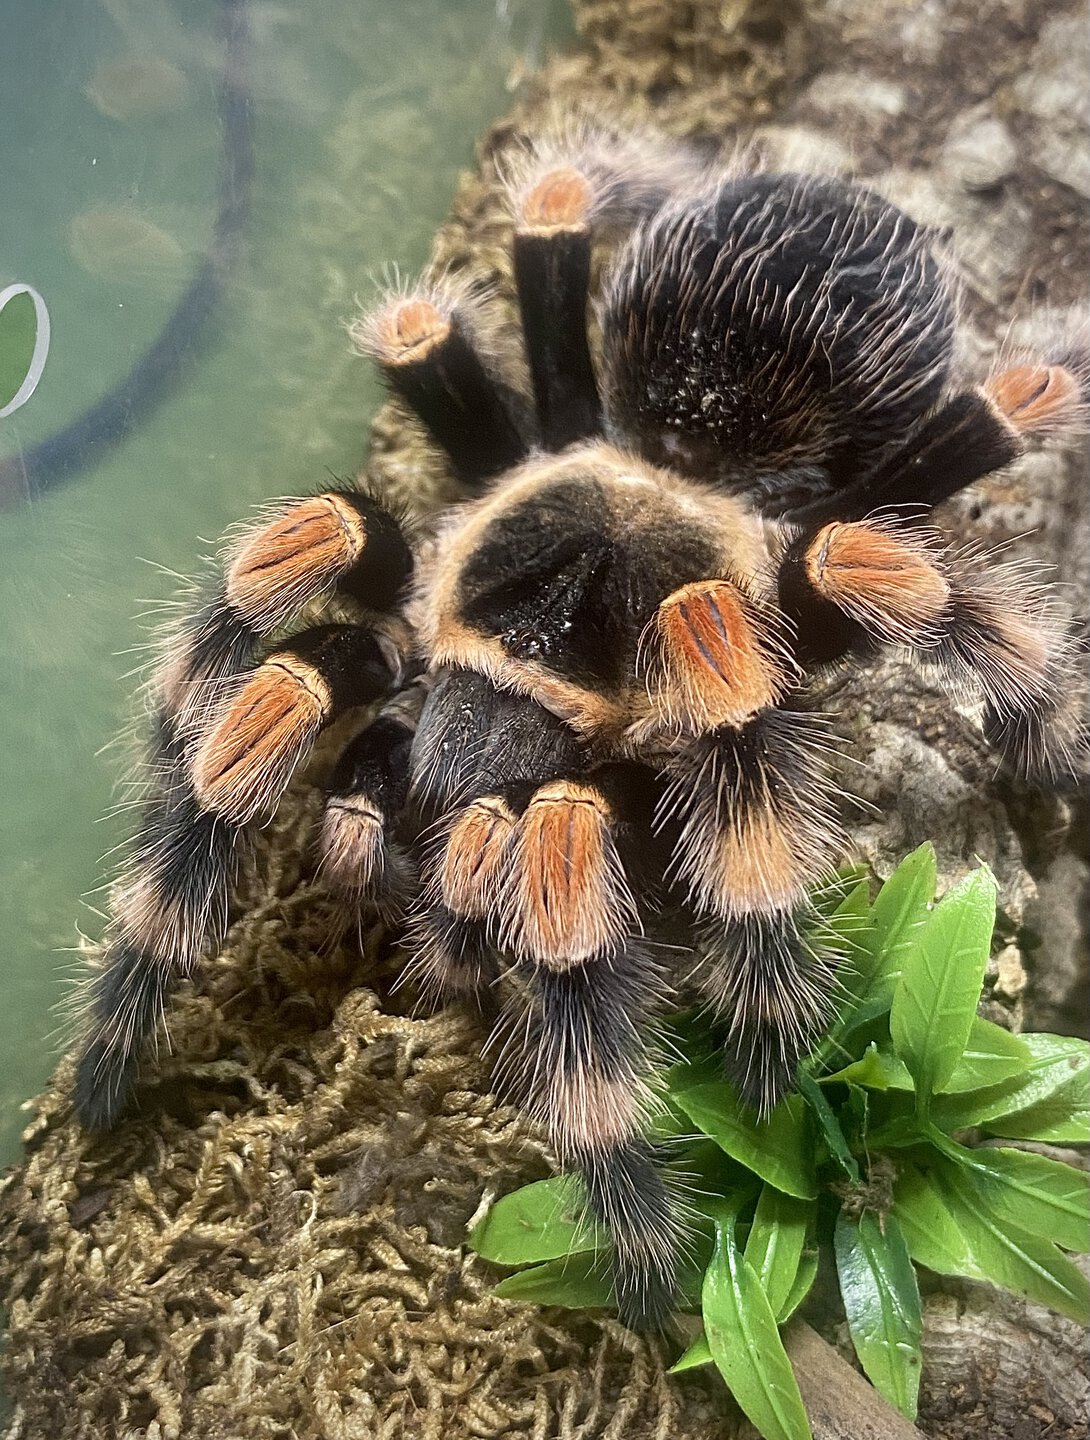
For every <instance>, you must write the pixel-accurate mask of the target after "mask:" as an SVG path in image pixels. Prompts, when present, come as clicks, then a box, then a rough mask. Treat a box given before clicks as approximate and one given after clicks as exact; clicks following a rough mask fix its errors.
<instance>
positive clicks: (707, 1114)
mask: <svg viewBox="0 0 1090 1440" xmlns="http://www.w3.org/2000/svg"><path fill="white" fill-rule="evenodd" d="M673 1098H674V1101H675V1102H676V1103H677V1104H678V1105H679V1106H680V1107H681V1109H682V1110H684V1111H685V1113H686V1115H688V1117H689V1119H690V1120H691V1121H692V1122H693V1124H694V1125H696V1126H698V1127H699V1128H700V1129H701V1130H702V1131H703V1132H704V1134H705V1135H707V1136H708V1138H709V1139H711V1140H714V1141H715V1143H716V1144H717V1145H718V1146H720V1148H721V1149H723V1150H724V1151H726V1153H727V1154H728V1155H730V1156H731V1157H732V1159H734V1160H738V1161H740V1162H741V1163H742V1164H743V1165H745V1166H747V1167H748V1168H749V1169H750V1170H752V1171H753V1173H754V1174H755V1175H759V1176H760V1177H761V1179H762V1180H766V1181H767V1182H768V1184H769V1185H774V1186H775V1187H776V1189H777V1190H782V1191H783V1192H784V1194H785V1195H794V1196H796V1197H797V1198H798V1199H800V1200H812V1199H813V1198H814V1196H815V1195H816V1194H817V1181H816V1178H815V1174H814V1151H813V1144H812V1142H811V1140H810V1136H809V1133H808V1129H809V1127H808V1125H807V1123H806V1114H807V1112H806V1106H805V1104H804V1103H803V1101H802V1099H801V1098H800V1097H799V1096H798V1095H792V1096H791V1097H790V1098H789V1099H787V1100H785V1101H784V1102H783V1104H782V1105H778V1106H777V1107H776V1109H775V1110H773V1112H772V1114H771V1115H770V1116H769V1117H768V1119H767V1120H758V1119H757V1118H756V1117H755V1116H754V1114H753V1112H752V1111H751V1110H749V1109H747V1108H746V1107H745V1106H744V1105H743V1104H742V1103H741V1101H740V1100H739V1099H738V1097H737V1096H736V1095H735V1093H734V1091H733V1090H732V1089H731V1087H730V1086H729V1085H728V1084H727V1083H726V1082H725V1081H722V1080H720V1081H716V1082H715V1083H714V1084H710V1085H697V1086H695V1087H694V1088H693V1089H691V1090H682V1091H679V1092H676V1093H675V1094H674V1097H673Z"/></svg>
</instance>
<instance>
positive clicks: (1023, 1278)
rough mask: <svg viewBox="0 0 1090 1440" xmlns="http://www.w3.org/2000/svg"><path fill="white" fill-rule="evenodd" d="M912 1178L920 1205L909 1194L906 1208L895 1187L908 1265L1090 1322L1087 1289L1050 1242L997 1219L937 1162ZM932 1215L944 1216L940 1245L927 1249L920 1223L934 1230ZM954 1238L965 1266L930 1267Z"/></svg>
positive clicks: (949, 1166)
mask: <svg viewBox="0 0 1090 1440" xmlns="http://www.w3.org/2000/svg"><path fill="white" fill-rule="evenodd" d="M917 1175H918V1176H919V1182H918V1183H920V1184H921V1186H922V1190H923V1192H924V1195H925V1196H926V1199H925V1201H924V1204H923V1205H922V1206H921V1205H920V1197H919V1193H918V1192H917V1193H916V1194H912V1192H911V1191H910V1192H909V1193H910V1195H911V1199H910V1203H909V1205H908V1206H907V1207H906V1205H905V1191H904V1189H903V1188H902V1186H901V1184H898V1187H897V1190H896V1193H895V1204H894V1209H893V1213H894V1214H895V1215H896V1216H897V1218H898V1220H899V1221H900V1222H901V1225H902V1227H903V1228H904V1232H905V1239H906V1241H907V1242H908V1248H909V1251H910V1253H911V1254H912V1257H913V1259H914V1260H918V1261H919V1262H920V1263H921V1264H923V1265H927V1266H929V1267H930V1268H931V1269H933V1270H939V1271H940V1272H942V1273H946V1274H950V1275H967V1276H968V1277H969V1278H970V1279H974V1280H979V1279H986V1280H990V1281H991V1282H992V1283H993V1284H995V1285H1002V1286H1003V1287H1004V1288H1005V1289H1007V1290H1013V1291H1014V1293H1015V1294H1016V1295H1024V1296H1026V1298H1027V1299H1029V1300H1036V1301H1037V1302H1038V1303H1039V1304H1041V1305H1048V1306H1050V1307H1051V1308H1052V1309H1053V1310H1058V1311H1059V1312H1060V1314H1061V1315H1067V1316H1068V1317H1069V1318H1070V1319H1072V1320H1076V1321H1078V1322H1079V1323H1080V1324H1083V1325H1085V1324H1086V1323H1088V1322H1090V1283H1088V1282H1087V1279H1086V1277H1085V1275H1083V1274H1082V1272H1081V1271H1080V1270H1078V1269H1077V1268H1076V1267H1075V1266H1074V1265H1073V1264H1072V1263H1071V1261H1070V1260H1068V1259H1067V1257H1066V1256H1065V1255H1063V1254H1062V1253H1061V1251H1060V1250H1058V1249H1057V1248H1056V1246H1055V1245H1054V1244H1052V1242H1051V1241H1049V1240H1043V1239H1041V1238H1040V1237H1039V1236H1037V1235H1031V1234H1030V1233H1029V1231H1028V1230H1023V1229H1022V1228H1021V1227H1020V1226H1018V1225H1014V1224H1011V1223H1010V1222H1009V1221H1008V1220H1006V1219H1004V1218H1003V1217H1002V1216H1001V1215H997V1214H996V1212H995V1211H994V1210H993V1209H992V1206H991V1204H990V1202H989V1200H988V1198H987V1197H986V1196H985V1195H984V1194H983V1192H982V1191H981V1190H979V1189H978V1188H977V1186H976V1185H975V1183H974V1179H973V1177H972V1175H970V1174H968V1173H967V1172H965V1171H964V1170H962V1168H961V1166H959V1165H958V1164H956V1163H955V1162H954V1161H953V1160H950V1159H947V1158H946V1157H945V1156H943V1155H936V1156H935V1157H934V1159H933V1160H932V1161H931V1162H930V1163H929V1164H928V1166H927V1168H926V1170H924V1169H922V1168H921V1169H920V1170H919V1171H918V1172H917ZM914 1209H915V1212H916V1213H915V1214H913V1213H912V1212H913V1210H914ZM921 1210H922V1212H923V1214H921ZM906 1214H907V1217H908V1223H906ZM938 1214H942V1215H943V1220H942V1222H941V1224H942V1230H943V1238H942V1242H941V1244H940V1245H934V1244H933V1243H932V1242H929V1240H928V1238H927V1237H926V1236H923V1237H922V1236H921V1234H920V1230H921V1225H920V1223H919V1222H920V1221H921V1220H922V1219H923V1218H924V1216H926V1217H927V1219H929V1220H930V1223H931V1224H932V1225H935V1224H936V1219H937V1215H938ZM913 1222H916V1223H913ZM951 1228H952V1231H953V1235H952V1234H951ZM954 1235H956V1236H958V1237H960V1243H961V1245H962V1246H963V1247H964V1249H965V1251H967V1255H968V1262H969V1263H968V1264H967V1265H966V1264H965V1263H957V1261H956V1260H955V1265H954V1267H953V1268H945V1267H944V1264H943V1263H939V1264H936V1263H935V1258H936V1257H937V1258H938V1259H939V1260H940V1262H942V1261H944V1260H947V1257H948V1256H950V1255H952V1254H953V1252H954V1250H955V1249H956V1243H957V1242H956V1241H955V1239H954ZM944 1252H945V1253H944Z"/></svg>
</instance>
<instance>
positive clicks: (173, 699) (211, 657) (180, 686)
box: [154, 490, 413, 734]
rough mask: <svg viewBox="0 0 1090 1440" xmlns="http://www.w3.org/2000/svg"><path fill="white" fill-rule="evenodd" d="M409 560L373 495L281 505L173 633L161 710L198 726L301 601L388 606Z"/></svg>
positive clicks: (230, 555) (226, 562)
mask: <svg viewBox="0 0 1090 1440" xmlns="http://www.w3.org/2000/svg"><path fill="white" fill-rule="evenodd" d="M412 567H413V556H412V551H411V550H410V549H409V545H408V542H407V541H406V539H405V536H404V534H403V532H402V529H401V526H400V524H399V522H398V521H397V520H396V519H395V517H394V516H393V515H392V514H391V513H390V512H389V511H388V510H387V509H386V508H385V507H383V506H382V505H380V504H379V503H378V502H377V501H376V500H374V499H373V498H372V497H370V496H368V495H365V494H363V493H361V492H359V491H355V490H331V491H327V492H326V493H324V494H322V495H315V496H311V497H310V498H308V499H305V500H297V501H292V502H289V503H286V504H281V505H279V506H277V508H276V510H275V512H274V514H273V516H272V518H271V519H269V518H266V519H264V520H263V521H262V522H261V523H260V524H259V525H257V526H248V527H247V528H246V529H244V530H242V531H241V532H240V533H239V534H238V535H237V536H236V537H235V539H234V540H233V542H232V544H231V545H230V547H229V548H228V549H227V552H226V554H225V555H224V557H223V567H222V572H223V573H222V575H221V577H220V578H219V580H218V581H217V583H216V585H215V587H214V590H213V592H212V594H211V595H210V597H209V598H208V599H207V600H206V601H205V603H204V604H203V605H202V606H201V607H200V609H198V610H197V612H196V613H195V614H194V615H193V616H192V617H191V618H189V619H187V620H186V621H185V622H183V624H182V625H181V626H180V627H179V629H178V631H177V632H176V633H175V634H174V635H173V636H172V638H171V640H170V642H169V644H168V646H167V649H166V653H165V656H164V659H163V663H162V664H161V666H160V668H159V671H158V673H157V675H156V677H155V681H154V691H155V694H156V698H157V701H158V704H159V707H160V708H161V709H162V710H163V712H164V713H167V714H171V715H178V716H181V717H182V720H183V725H184V728H185V729H186V730H187V731H188V732H191V733H193V734H197V733H199V732H200V731H201V730H203V729H204V728H205V727H206V726H207V723H208V721H209V718H210V716H211V715H212V714H213V713H214V710H215V704H216V701H217V699H218V697H219V694H220V692H221V690H222V687H223V683H224V682H225V681H229V680H231V679H232V678H233V677H236V676H238V675H239V674H243V673H245V672H247V671H249V670H250V669H251V668H252V667H253V664H254V662H255V660H256V659H257V658H258V656H259V655H260V653H261V649H262V645H263V641H264V637H266V636H267V635H269V634H270V633H271V632H273V631H276V630H279V629H281V628H282V627H283V626H284V625H286V624H287V622H288V621H289V620H290V619H291V618H292V616H293V615H294V614H295V613H296V612H297V611H298V610H300V609H302V607H303V606H305V605H308V604H310V603H311V602H313V601H316V600H321V599H323V598H325V597H327V596H329V595H331V594H332V593H334V592H339V593H341V594H345V595H351V596H352V597H354V598H355V599H356V600H357V601H359V602H360V603H362V604H364V605H366V606H367V607H368V608H369V609H371V610H376V611H383V610H389V609H391V608H393V607H394V606H395V605H396V603H397V601H398V599H399V597H400V594H401V592H402V590H403V589H404V587H405V585H406V583H407V581H408V579H409V577H410V575H411V574H412Z"/></svg>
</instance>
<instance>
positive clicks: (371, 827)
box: [321, 796, 386, 893]
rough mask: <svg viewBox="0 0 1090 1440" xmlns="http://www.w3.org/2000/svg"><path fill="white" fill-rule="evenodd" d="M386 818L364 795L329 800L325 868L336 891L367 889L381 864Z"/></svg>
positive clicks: (323, 848)
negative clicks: (384, 819) (384, 820)
mask: <svg viewBox="0 0 1090 1440" xmlns="http://www.w3.org/2000/svg"><path fill="white" fill-rule="evenodd" d="M385 844H386V840H385V833H384V829H383V818H382V815H381V814H380V813H379V811H378V810H376V809H375V807H374V806H373V805H372V804H371V803H370V802H369V801H368V800H366V799H364V798H363V797H362V796H349V797H345V796H341V797H338V798H337V799H334V800H330V801H329V803H328V804H327V805H326V809H325V814H324V816H323V817H322V835H321V851H322V867H323V869H324V870H325V871H326V873H327V874H328V876H329V879H330V881H331V882H332V884H333V885H335V886H336V888H337V889H338V890H340V891H343V892H348V893H351V892H353V891H357V890H366V889H367V887H368V886H369V885H370V884H371V882H372V880H373V879H374V878H375V874H376V871H377V869H378V868H379V867H380V866H381V865H382V863H383V860H384V851H385Z"/></svg>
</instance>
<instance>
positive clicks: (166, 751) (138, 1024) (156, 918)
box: [74, 716, 242, 1130]
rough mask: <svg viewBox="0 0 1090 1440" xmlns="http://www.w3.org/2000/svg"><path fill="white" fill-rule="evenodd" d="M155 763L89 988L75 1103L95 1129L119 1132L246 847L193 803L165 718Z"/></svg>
mask: <svg viewBox="0 0 1090 1440" xmlns="http://www.w3.org/2000/svg"><path fill="white" fill-rule="evenodd" d="M154 759H155V765H156V770H157V778H158V782H159V783H158V788H157V789H156V790H155V792H154V793H153V794H152V796H151V798H150V799H149V801H148V802H147V804H146V805H145V807H144V813H143V817H142V822H141V826H140V830H139V833H138V835H137V838H136V842H135V845H134V849H133V855H132V863H133V876H132V878H131V879H130V880H129V882H128V883H127V884H125V885H123V886H122V887H121V888H120V890H119V891H118V893H117V895H116V897H115V899H114V902H113V911H114V915H113V923H112V926H111V930H112V934H111V938H110V941H109V943H108V945H107V947H106V951H105V954H104V955H103V957H102V963H101V967H100V968H99V969H98V971H97V973H96V974H95V976H94V978H93V979H92V981H91V985H90V989H89V996H88V1006H87V1011H88V1014H87V1021H88V1024H87V1038H86V1040H85V1042H84V1046H83V1049H82V1052H81V1054H80V1057H79V1062H78V1065H77V1068H76V1081H75V1094H74V1104H75V1109H76V1113H77V1115H78V1117H79V1119H80V1122H81V1123H82V1124H83V1125H86V1126H87V1127H88V1128H89V1129H92V1130H105V1129H109V1128H110V1127H111V1126H112V1125H114V1124H116V1122H117V1120H118V1119H119V1117H120V1116H121V1114H122V1112H123V1111H124V1109H125V1108H126V1106H127V1105H128V1102H129V1099H130V1097H131V1094H132V1090H133V1085H134V1082H135V1078H136V1067H137V1062H138V1059H139V1055H140V1051H141V1048H142V1046H143V1044H144V1042H145V1040H146V1039H147V1038H148V1037H149V1036H150V1035H153V1034H154V1033H155V1031H156V1029H157V1027H158V1025H159V1021H160V1019H161V1018H162V1013H163V1008H164V1006H165V1003H166V999H167V996H168V995H169V993H170V991H171V990H172V989H173V988H174V986H175V985H176V984H177V982H178V980H179V979H180V978H181V977H182V976H183V975H186V974H188V973H189V972H190V971H191V970H192V968H193V966H194V965H195V964H196V961H197V958H198V956H199V955H200V952H201V948H202V946H203V945H204V944H205V942H206V941H207V940H209V939H211V938H215V937H217V936H219V935H221V934H222V933H223V930H224V928H225V926H226V922H227V900H228V891H229V888H230V883H231V878H232V875H233V872H234V866H235V861H236V857H237V854H238V851H239V848H240V845H241V841H242V832H241V830H240V828H239V827H238V826H236V825H234V824H232V823H231V822H230V821H228V820H225V819H223V818H222V817H220V816H218V815H213V814H211V813H209V811H208V810H206V809H205V808H204V807H203V806H202V805H201V803H200V802H199V801H198V799H197V797H196V795H195V794H194V792H193V787H192V784H191V781H190V778H189V773H188V768H187V764H186V745H185V742H184V740H183V738H182V737H181V736H180V735H179V734H178V731H177V728H176V726H175V724H174V722H173V720H172V719H171V718H170V717H169V716H160V718H159V724H158V733H157V735H156V742H155V749H154Z"/></svg>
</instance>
